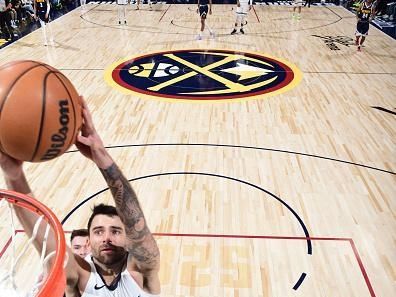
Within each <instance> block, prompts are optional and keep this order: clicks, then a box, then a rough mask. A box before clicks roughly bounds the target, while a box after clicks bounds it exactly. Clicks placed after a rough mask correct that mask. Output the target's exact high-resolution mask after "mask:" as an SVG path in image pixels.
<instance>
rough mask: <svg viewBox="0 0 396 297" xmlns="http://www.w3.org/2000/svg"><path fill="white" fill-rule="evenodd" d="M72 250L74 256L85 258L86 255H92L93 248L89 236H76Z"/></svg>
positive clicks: (72, 243)
mask: <svg viewBox="0 0 396 297" xmlns="http://www.w3.org/2000/svg"><path fill="white" fill-rule="evenodd" d="M71 249H72V252H73V254H76V255H79V256H80V257H81V258H85V256H86V255H88V254H89V253H91V246H90V245H89V239H88V236H76V237H74V238H73V240H72V242H71Z"/></svg>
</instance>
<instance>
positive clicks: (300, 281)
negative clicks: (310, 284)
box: [293, 272, 307, 290]
mask: <svg viewBox="0 0 396 297" xmlns="http://www.w3.org/2000/svg"><path fill="white" fill-rule="evenodd" d="M306 276H307V274H306V273H305V272H303V273H302V274H301V276H300V278H299V279H298V281H297V282H296V284H295V285H294V287H293V290H297V289H298V288H299V287H300V286H301V284H302V282H303V281H304V279H305V277H306Z"/></svg>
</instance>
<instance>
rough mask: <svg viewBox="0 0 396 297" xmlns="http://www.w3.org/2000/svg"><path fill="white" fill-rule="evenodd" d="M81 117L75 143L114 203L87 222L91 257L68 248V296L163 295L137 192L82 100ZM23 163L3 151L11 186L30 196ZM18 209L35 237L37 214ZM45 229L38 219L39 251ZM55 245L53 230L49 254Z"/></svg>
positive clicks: (97, 210) (1, 162)
mask: <svg viewBox="0 0 396 297" xmlns="http://www.w3.org/2000/svg"><path fill="white" fill-rule="evenodd" d="M83 118H84V124H83V126H82V130H81V135H79V136H78V140H77V142H76V146H77V148H78V149H79V151H80V152H81V153H82V154H83V155H84V156H85V157H86V158H88V159H90V160H92V161H93V162H94V163H95V164H96V166H97V167H98V169H99V170H100V172H101V173H102V175H103V177H104V179H105V180H106V182H107V185H108V186H109V188H110V190H111V193H112V195H113V198H114V202H115V207H114V206H111V205H104V204H99V205H97V206H95V207H94V209H93V212H92V214H91V216H90V218H89V221H88V231H89V241H90V245H91V252H92V256H91V259H90V261H86V260H84V259H82V258H81V257H80V256H78V255H73V253H72V251H71V250H70V248H69V247H67V254H68V262H67V265H66V267H65V274H66V278H67V285H66V297H91V296H99V297H108V296H118V297H138V296H140V297H153V296H159V295H158V294H159V293H160V281H159V275H158V272H159V262H160V253H159V249H158V246H157V243H156V241H155V239H154V237H153V235H152V234H151V232H150V230H149V228H148V226H147V223H146V219H145V217H144V214H143V211H142V209H141V207H140V203H139V201H138V198H137V196H136V193H135V191H134V190H133V188H132V187H131V185H130V183H129V181H128V180H127V179H126V178H125V176H124V175H123V173H122V172H121V170H120V169H119V168H118V166H117V165H116V163H115V162H114V160H113V159H112V157H111V156H110V155H109V153H108V152H107V150H106V149H105V147H104V145H103V142H102V140H101V138H100V136H99V135H98V133H97V132H96V129H95V127H94V125H93V122H92V117H91V114H90V112H89V110H88V108H87V106H86V104H85V103H84V102H83ZM22 165H23V162H22V161H18V160H16V159H13V158H11V157H9V156H8V155H6V154H4V153H0V167H1V169H2V170H3V176H4V177H5V180H6V184H7V186H8V188H9V189H11V190H14V191H17V192H20V193H23V194H29V195H30V196H32V194H31V190H30V187H29V184H28V182H27V179H26V177H25V174H24V171H23V166H22ZM15 213H16V215H17V217H18V219H19V221H20V222H21V224H22V226H23V228H24V230H25V231H26V233H27V234H28V235H30V236H31V235H32V233H33V229H34V228H35V224H36V221H37V219H38V217H37V215H35V214H34V213H32V212H29V211H27V210H25V209H23V208H20V207H16V208H15ZM45 233H46V224H45V223H41V224H39V226H38V232H37V236H36V237H35V242H34V246H35V248H36V249H37V251H38V252H39V253H40V254H41V250H42V249H43V241H44V237H45ZM55 248H56V241H55V238H54V234H53V232H50V235H49V237H48V240H47V253H46V254H47V255H48V254H49V253H51V252H52V251H54V250H55Z"/></svg>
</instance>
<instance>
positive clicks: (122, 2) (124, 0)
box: [117, 0, 128, 5]
mask: <svg viewBox="0 0 396 297" xmlns="http://www.w3.org/2000/svg"><path fill="white" fill-rule="evenodd" d="M117 4H118V5H128V0H117Z"/></svg>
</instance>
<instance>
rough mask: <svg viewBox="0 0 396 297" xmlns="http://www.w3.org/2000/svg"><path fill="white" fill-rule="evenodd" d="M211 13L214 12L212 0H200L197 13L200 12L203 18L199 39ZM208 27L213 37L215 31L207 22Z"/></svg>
mask: <svg viewBox="0 0 396 297" xmlns="http://www.w3.org/2000/svg"><path fill="white" fill-rule="evenodd" d="M208 12H209V14H212V0H198V8H197V13H199V16H200V18H201V30H200V31H199V33H198V36H197V39H198V40H201V39H202V35H203V31H204V30H205V22H206V17H207V16H208ZM206 27H207V28H208V30H209V34H210V36H211V37H213V36H214V32H213V31H212V30H211V29H210V28H209V26H208V25H207V24H206Z"/></svg>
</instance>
